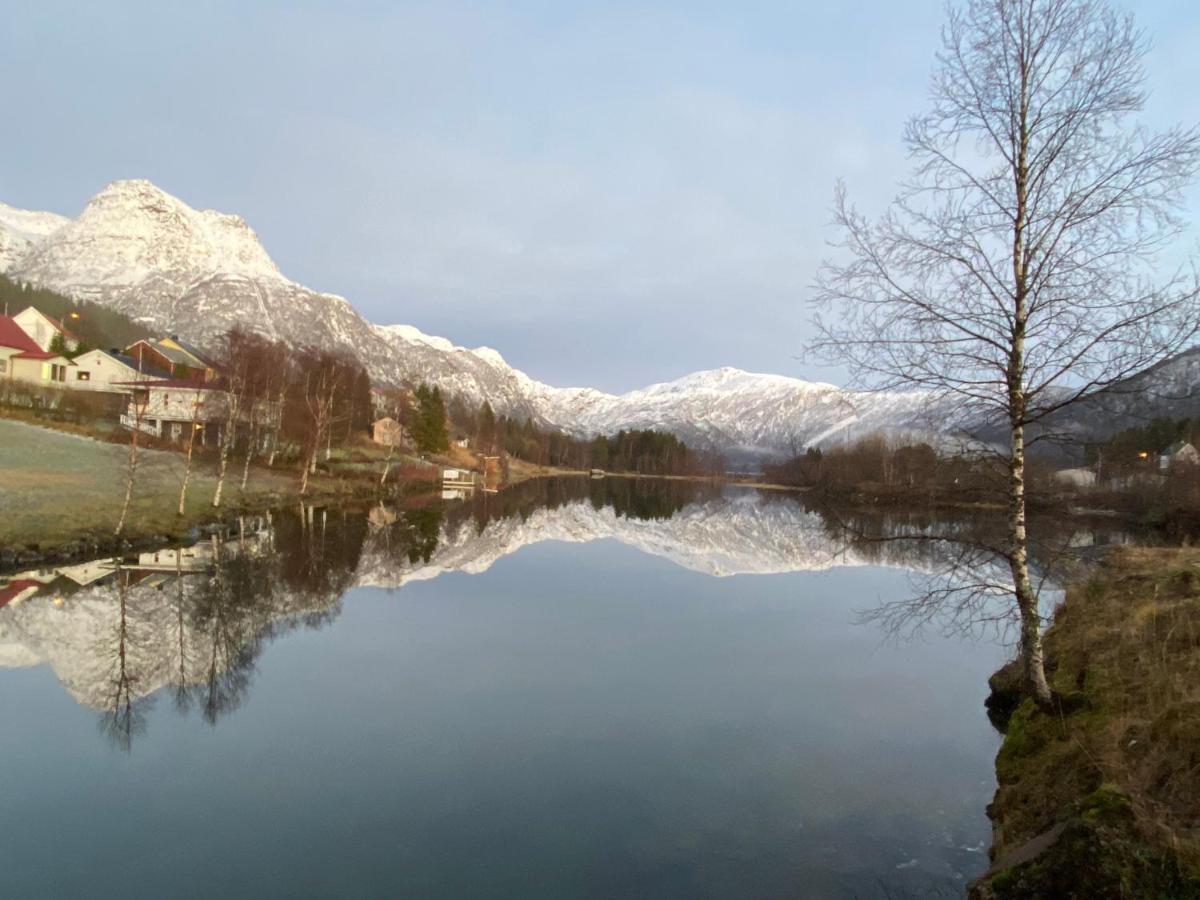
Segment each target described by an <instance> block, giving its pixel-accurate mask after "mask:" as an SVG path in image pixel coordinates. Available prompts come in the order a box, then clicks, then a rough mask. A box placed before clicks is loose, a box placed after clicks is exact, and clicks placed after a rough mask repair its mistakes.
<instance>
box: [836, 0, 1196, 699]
mask: <svg viewBox="0 0 1200 900" xmlns="http://www.w3.org/2000/svg"><path fill="white" fill-rule="evenodd" d="M1146 52H1147V41H1146V39H1145V36H1144V35H1143V34H1142V33H1141V32H1140V31H1139V30H1137V29H1136V28H1135V26H1134V24H1133V21H1132V19H1131V18H1130V17H1129V16H1126V15H1122V14H1118V13H1117V12H1115V11H1114V10H1113V9H1111V8H1110V7H1109V6H1108V5H1107V4H1106V3H1104V2H1102V0H967V2H966V3H965V5H964V6H963V7H962V8H961V9H954V10H951V12H950V17H949V22H948V24H947V26H946V28H945V29H944V32H943V49H942V51H941V52H940V54H939V55H938V60H937V65H936V68H935V73H934V77H933V81H932V103H931V107H930V109H929V111H928V112H927V113H925V114H923V115H919V116H917V117H915V118H914V119H912V120H911V121H910V122H909V124H908V126H907V128H906V131H905V143H906V145H907V147H908V150H909V152H910V155H911V156H912V158H913V160H914V169H913V173H912V176H911V178H910V180H909V181H908V182H907V183H906V184H905V185H904V187H903V189H902V191H901V193H900V195H899V197H898V198H897V199H896V201H895V202H894V203H893V205H892V206H891V208H890V209H889V210H888V211H887V212H886V213H885V214H884V215H883V216H882V217H881V218H879V219H878V220H869V219H868V218H866V217H865V216H863V215H862V214H860V213H859V212H857V211H856V210H855V209H854V208H853V207H852V206H851V205H850V204H849V202H848V201H847V199H846V195H845V191H844V189H843V187H842V186H841V185H839V187H838V190H837V194H836V204H835V214H836V215H835V217H836V224H837V226H838V228H839V232H840V239H839V241H838V242H837V244H836V246H838V247H840V248H842V250H843V251H844V253H842V254H839V256H838V258H837V260H835V261H831V262H827V263H826V264H825V265H824V266H823V267H822V270H821V274H820V275H819V276H818V279H817V289H816V294H815V299H816V302H817V304H818V307H819V310H820V311H819V312H818V314H817V317H816V323H817V326H818V333H819V337H818V338H817V340H816V341H814V344H813V347H812V349H813V350H814V351H815V352H816V353H817V355H818V356H822V357H825V358H828V359H832V360H837V361H840V362H843V363H848V364H850V366H851V367H852V369H853V370H854V371H855V373H856V375H857V380H858V381H859V383H861V384H863V385H865V386H869V387H874V388H888V387H894V386H899V385H904V386H907V387H921V388H926V389H928V390H929V391H930V394H931V397H933V398H934V399H935V400H937V401H941V403H942V405H941V407H940V408H941V409H943V410H945V409H947V408H948V406H949V405H951V404H953V405H954V406H955V407H957V408H958V409H959V410H960V411H961V413H962V415H964V416H966V417H969V418H971V419H973V420H979V419H978V418H977V417H984V418H988V417H990V420H991V421H992V422H993V423H994V424H995V423H998V424H1000V425H1001V427H1002V428H1003V430H1004V431H1005V432H1006V433H1007V435H1008V440H1007V441H1006V444H1007V446H1006V448H1005V449H1004V452H1003V456H1004V461H1005V464H1006V468H1007V478H1006V482H1007V500H1008V507H1009V517H1008V528H1007V535H1006V540H1005V542H1004V546H1003V547H1002V548H1001V549H1002V556H1003V558H1004V560H1005V561H1006V563H1007V568H1008V571H1009V577H1010V578H1011V581H1012V584H1011V585H1010V587H1009V589H1010V591H1011V592H1012V596H1013V598H1014V600H1015V605H1016V608H1017V609H1018V610H1019V614H1020V622H1021V628H1020V633H1021V638H1020V650H1021V659H1022V662H1023V668H1024V673H1025V681H1026V689H1027V691H1028V692H1029V693H1030V694H1031V695H1032V696H1034V697H1035V698H1037V699H1038V700H1039V702H1042V703H1045V702H1048V701H1049V700H1050V690H1049V687H1048V685H1047V682H1046V677H1045V672H1044V666H1043V660H1042V643H1041V624H1042V623H1041V618H1040V615H1039V610H1038V598H1037V591H1036V589H1035V587H1034V585H1033V582H1032V580H1031V578H1030V574H1029V564H1028V546H1027V544H1028V540H1027V536H1026V511H1025V507H1026V501H1025V478H1026V463H1025V458H1026V449H1027V447H1028V446H1029V445H1030V444H1031V443H1032V442H1034V441H1036V440H1037V439H1038V437H1037V429H1038V428H1040V427H1042V426H1044V425H1045V423H1046V420H1047V417H1049V416H1051V415H1052V414H1054V413H1056V412H1057V411H1059V410H1061V409H1063V408H1064V407H1067V406H1069V405H1070V404H1073V403H1077V402H1079V401H1081V400H1084V399H1086V398H1089V397H1092V396H1094V395H1096V394H1099V393H1102V392H1105V391H1106V390H1112V389H1113V388H1114V387H1115V386H1116V385H1118V384H1119V383H1120V382H1121V381H1123V380H1124V379H1126V378H1128V377H1129V376H1131V375H1133V374H1135V373H1138V372H1140V371H1142V370H1144V369H1146V368H1147V367H1149V366H1151V365H1153V364H1155V363H1157V362H1159V361H1161V360H1163V359H1166V358H1169V357H1170V356H1172V355H1174V354H1176V353H1178V352H1180V351H1182V350H1184V349H1186V348H1187V347H1188V346H1189V345H1190V344H1191V343H1192V342H1193V341H1194V340H1195V339H1196V335H1197V331H1198V327H1200V305H1198V303H1197V288H1196V284H1195V278H1194V275H1188V273H1186V272H1184V271H1183V270H1182V269H1181V270H1177V271H1175V272H1174V273H1173V274H1168V275H1165V276H1163V275H1160V273H1159V269H1160V267H1161V265H1162V261H1161V260H1160V259H1159V254H1160V252H1161V251H1162V250H1164V249H1165V248H1166V247H1167V246H1168V244H1169V243H1170V242H1171V240H1172V239H1173V238H1175V237H1176V236H1177V235H1178V233H1179V230H1180V228H1181V227H1182V223H1181V221H1180V218H1179V203H1180V191H1181V188H1182V187H1183V186H1184V185H1185V184H1186V183H1187V182H1188V181H1190V180H1191V178H1192V177H1193V175H1194V173H1195V171H1196V168H1197V162H1198V160H1200V143H1198V141H1197V134H1196V132H1195V131H1194V130H1182V129H1179V128H1176V129H1171V130H1168V131H1165V132H1163V133H1157V134H1155V133H1151V132H1149V131H1148V130H1146V129H1145V128H1143V127H1140V126H1137V125H1131V124H1130V122H1129V116H1130V114H1132V113H1135V112H1137V111H1138V110H1140V109H1141V108H1142V107H1143V105H1144V102H1145V96H1146V95H1145V91H1144V87H1143V83H1144V74H1143V70H1142V59H1143V57H1144V56H1145V54H1146Z"/></svg>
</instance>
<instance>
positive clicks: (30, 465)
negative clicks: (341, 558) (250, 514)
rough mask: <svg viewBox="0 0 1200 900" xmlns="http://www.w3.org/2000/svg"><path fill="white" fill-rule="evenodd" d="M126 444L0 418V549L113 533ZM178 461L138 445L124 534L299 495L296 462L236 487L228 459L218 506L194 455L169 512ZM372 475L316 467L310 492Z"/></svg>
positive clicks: (181, 525)
mask: <svg viewBox="0 0 1200 900" xmlns="http://www.w3.org/2000/svg"><path fill="white" fill-rule="evenodd" d="M128 453H129V449H128V447H127V446H123V445H120V444H114V443H108V442H105V441H100V440H95V439H93V438H89V437H86V436H83V435H80V434H72V433H69V432H65V431H61V430H57V429H56V430H51V429H48V428H42V427H38V426H36V425H32V424H28V423H24V422H17V421H11V420H7V419H0V510H2V511H3V515H0V548H6V547H7V548H10V549H12V550H16V551H21V550H24V549H25V548H27V547H29V546H30V545H35V546H36V547H37V548H38V549H39V550H41V551H46V550H53V549H55V548H60V547H64V546H66V545H69V544H72V543H74V542H77V541H80V540H89V539H103V538H107V537H109V536H111V535H112V531H113V528H114V526H115V525H116V519H117V515H118V513H119V511H120V508H121V503H122V501H123V499H124V496H125V483H126V465H127V460H128ZM185 465H186V460H185V458H184V456H183V454H181V453H176V452H171V451H164V450H151V449H142V450H141V451H140V453H139V463H138V471H137V480H136V486H135V490H134V495H133V501H132V504H131V508H130V514H129V522H128V525H127V527H126V531H125V534H126V536H127V537H128V538H129V539H136V538H140V537H146V536H150V535H160V534H166V535H177V534H180V533H181V532H183V531H185V530H186V529H187V528H189V527H190V526H192V525H196V524H199V523H202V522H205V521H209V520H212V519H215V518H218V517H220V516H222V515H224V514H227V513H228V512H229V511H230V510H233V509H238V508H246V509H261V508H265V507H267V506H271V505H276V504H279V503H283V502H289V501H290V500H293V499H295V498H296V497H297V496H298V490H299V479H298V476H297V474H296V472H295V471H293V470H288V471H280V470H273V469H266V468H263V467H255V468H254V469H253V470H252V471H251V476H250V480H249V483H248V485H247V490H246V491H245V493H242V492H241V491H240V490H239V483H240V481H241V466H240V465H231V466H230V472H229V474H228V475H227V477H226V481H225V488H224V501H223V503H222V507H223V508H222V509H221V510H216V509H214V508H213V506H212V497H213V492H214V490H215V489H216V470H215V466H214V465H213V463H212V461H210V460H209V461H206V460H198V461H197V462H196V463H195V465H194V467H193V472H192V478H191V481H190V484H189V487H188V497H187V506H186V512H185V515H183V516H179V515H177V507H178V503H179V486H180V482H181V481H182V478H183V473H184V467H185ZM377 482H378V476H377V474H375V473H374V472H368V473H366V475H364V476H363V477H358V478H355V477H342V476H337V475H323V476H317V477H316V478H314V479H313V481H312V482H311V483H310V486H309V492H308V495H307V496H308V497H309V498H311V499H313V500H320V499H323V498H330V497H347V496H356V495H362V494H373V493H374V492H375V491H377V489H378V488H377Z"/></svg>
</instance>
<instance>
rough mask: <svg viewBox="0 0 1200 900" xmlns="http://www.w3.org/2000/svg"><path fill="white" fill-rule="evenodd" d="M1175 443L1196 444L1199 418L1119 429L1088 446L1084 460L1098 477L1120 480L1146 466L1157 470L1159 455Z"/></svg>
mask: <svg viewBox="0 0 1200 900" xmlns="http://www.w3.org/2000/svg"><path fill="white" fill-rule="evenodd" d="M1177 441H1188V442H1190V443H1192V444H1197V443H1200V418H1194V419H1188V418H1184V419H1166V418H1161V419H1154V420H1153V421H1151V422H1149V423H1147V424H1146V425H1141V426H1135V427H1132V428H1125V429H1122V430H1121V431H1118V432H1117V433H1116V434H1114V435H1113V436H1112V437H1111V438H1109V439H1108V440H1107V441H1101V442H1093V443H1090V444H1088V445H1087V447H1086V448H1085V456H1084V458H1085V460H1086V462H1087V464H1088V465H1091V466H1095V467H1096V468H1097V476H1098V477H1099V478H1101V479H1107V478H1120V477H1123V476H1127V475H1132V474H1134V473H1135V472H1137V471H1139V470H1140V469H1144V468H1146V467H1147V466H1150V467H1153V468H1155V469H1157V467H1158V457H1159V455H1160V454H1161V453H1163V452H1164V451H1165V450H1166V449H1167V448H1168V447H1170V446H1171V445H1172V444H1174V443H1176V442H1177Z"/></svg>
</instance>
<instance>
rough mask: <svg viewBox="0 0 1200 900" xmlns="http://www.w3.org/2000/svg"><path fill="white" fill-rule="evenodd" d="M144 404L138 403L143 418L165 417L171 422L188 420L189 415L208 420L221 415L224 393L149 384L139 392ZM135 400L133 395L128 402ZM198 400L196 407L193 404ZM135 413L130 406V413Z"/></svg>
mask: <svg viewBox="0 0 1200 900" xmlns="http://www.w3.org/2000/svg"><path fill="white" fill-rule="evenodd" d="M138 393H139V394H141V396H142V397H143V398H144V401H145V402H144V403H143V404H141V416H142V418H143V419H156V420H158V419H167V420H170V421H175V422H190V421H192V419H193V417H194V418H195V419H196V421H197V422H211V421H214V420H217V419H220V418H223V417H224V415H225V394H224V393H222V392H221V391H200V390H195V389H193V388H187V387H176V386H169V387H161V388H160V387H152V388H147V389H146V390H145V392H144V394H142V392H140V391H139V392H138ZM135 402H137V395H135V397H134V398H131V400H130V405H131V407H132V406H133V404H134V403H135ZM197 403H199V407H198V408H197V406H196V404H197ZM134 413H135V410H134V409H130V414H131V415H133V414H134Z"/></svg>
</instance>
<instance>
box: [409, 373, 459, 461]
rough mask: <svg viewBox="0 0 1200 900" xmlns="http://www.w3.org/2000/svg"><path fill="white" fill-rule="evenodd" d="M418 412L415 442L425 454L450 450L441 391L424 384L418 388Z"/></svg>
mask: <svg viewBox="0 0 1200 900" xmlns="http://www.w3.org/2000/svg"><path fill="white" fill-rule="evenodd" d="M416 397H417V410H416V415H415V420H416V421H415V422H414V424H413V440H414V441H416V444H417V449H418V450H420V451H421V452H423V453H444V452H445V451H446V450H449V449H450V437H449V435H448V434H447V433H446V403H445V401H444V400H443V399H442V392H441V390H440V389H438V388H436V387H433V388H431V387H430V386H429V385H427V384H424V383H422V384H421V385H419V386H418V387H417V390H416Z"/></svg>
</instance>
